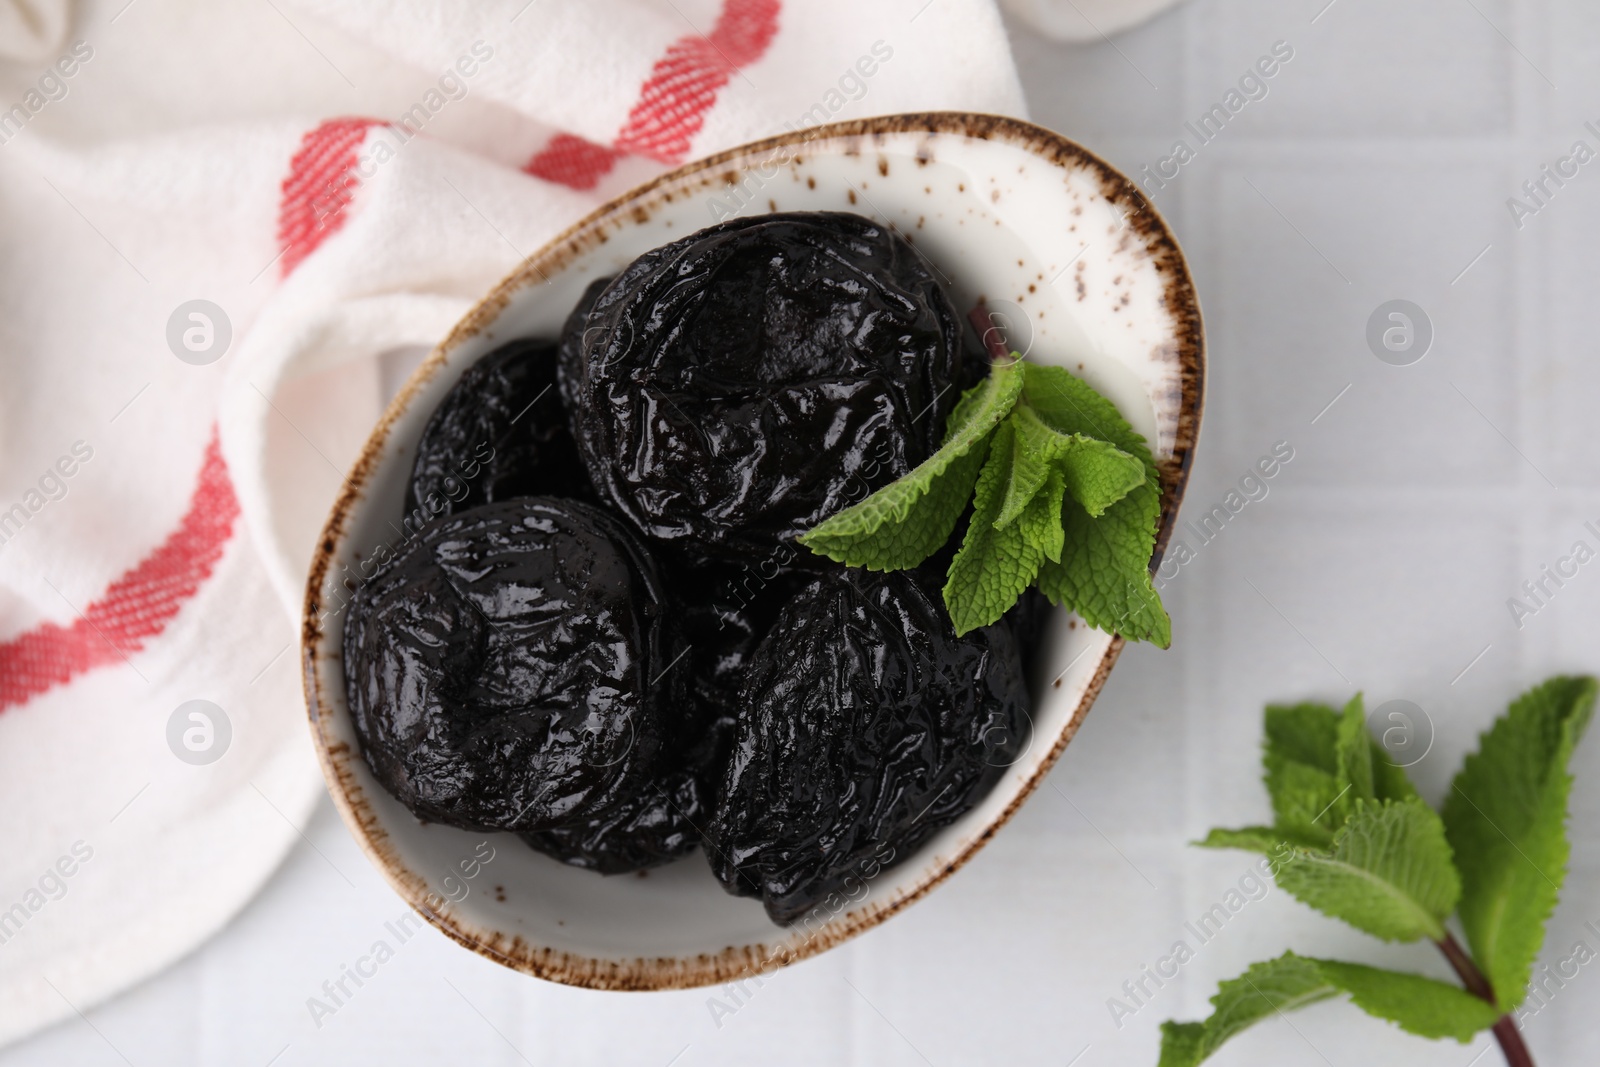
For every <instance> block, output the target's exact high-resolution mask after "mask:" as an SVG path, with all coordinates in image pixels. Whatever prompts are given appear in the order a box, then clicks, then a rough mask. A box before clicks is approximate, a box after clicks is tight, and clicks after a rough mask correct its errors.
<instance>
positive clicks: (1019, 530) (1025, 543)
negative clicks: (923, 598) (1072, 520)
mask: <svg viewBox="0 0 1600 1067" xmlns="http://www.w3.org/2000/svg"><path fill="white" fill-rule="evenodd" d="M1015 458H1016V433H1015V432H1014V430H1013V429H1012V426H1011V423H1010V422H1009V421H1008V422H1003V423H1001V424H1000V427H999V429H997V430H996V431H995V433H994V437H993V438H992V439H991V440H990V442H989V458H988V461H987V462H986V463H984V465H983V470H982V471H981V472H980V473H979V475H978V484H977V488H976V490H975V492H974V495H973V501H972V519H971V521H970V522H969V523H968V524H967V535H966V537H965V538H964V539H963V540H962V542H961V550H960V551H959V552H957V553H956V557H955V559H954V560H953V561H952V562H951V564H950V573H949V577H948V579H947V581H946V582H945V586H944V603H945V607H946V608H947V609H948V610H949V612H950V621H951V622H952V623H954V624H955V628H956V634H957V636H960V635H961V634H964V633H967V632H969V631H971V630H976V629H977V628H979V627H980V626H988V625H989V624H990V623H992V622H995V621H997V620H998V619H999V618H1000V616H1002V615H1004V614H1005V613H1006V609H1008V608H1010V607H1011V605H1013V604H1015V603H1016V602H1017V598H1018V597H1020V596H1021V595H1022V593H1023V591H1024V590H1026V589H1027V588H1028V586H1029V585H1030V584H1032V582H1033V579H1034V576H1035V575H1037V574H1038V573H1039V565H1040V563H1042V562H1044V550H1043V548H1042V547H1041V546H1040V545H1039V544H1036V543H1034V542H1031V541H1029V539H1028V535H1027V532H1026V530H1025V528H1024V524H1023V523H1021V522H1014V523H1012V524H1011V525H1009V526H1003V527H1000V528H999V529H996V528H995V525H994V520H995V517H996V516H997V515H999V514H1000V508H1001V505H1002V504H1003V502H1004V500H1005V491H1006V484H1007V482H1008V481H1009V479H1010V475H1011V467H1012V464H1013V463H1014V462H1015Z"/></svg>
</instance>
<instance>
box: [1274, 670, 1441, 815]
mask: <svg viewBox="0 0 1600 1067" xmlns="http://www.w3.org/2000/svg"><path fill="white" fill-rule="evenodd" d="M1362 746H1365V750H1366V753H1367V755H1366V758H1365V760H1363V759H1362V757H1361V756H1360V755H1359V753H1360V752H1362V750H1363V749H1362ZM1261 762H1262V767H1263V770H1264V771H1265V781H1266V786H1267V793H1268V795H1269V796H1270V797H1271V798H1272V810H1273V814H1274V817H1275V818H1276V821H1277V828H1278V829H1279V830H1282V831H1284V832H1285V833H1287V832H1289V831H1293V832H1294V833H1296V834H1299V835H1302V836H1303V837H1304V838H1305V839H1308V840H1313V841H1315V840H1320V841H1321V842H1322V846H1323V847H1327V846H1328V845H1329V843H1330V842H1331V841H1332V839H1333V834H1334V832H1335V831H1336V830H1337V829H1338V828H1339V826H1340V825H1341V824H1342V823H1343V822H1344V820H1345V819H1346V818H1347V817H1348V816H1349V814H1350V812H1351V811H1352V810H1354V807H1353V806H1354V802H1355V800H1356V799H1358V798H1361V797H1366V798H1368V799H1377V800H1404V799H1406V798H1408V797H1414V796H1416V795H1417V794H1416V790H1415V789H1414V788H1413V787H1412V785H1411V780H1410V779H1409V778H1407V777H1406V773H1405V771H1404V770H1403V769H1402V768H1400V767H1399V766H1397V765H1396V764H1395V763H1394V762H1393V761H1392V760H1390V759H1389V755H1388V753H1387V752H1385V751H1384V749H1383V747H1382V746H1381V745H1379V744H1378V743H1377V741H1375V740H1373V739H1371V738H1369V737H1367V736H1366V727H1365V724H1364V721H1363V719H1362V705H1361V702H1360V697H1359V696H1358V697H1357V698H1356V699H1355V700H1352V701H1351V702H1350V704H1348V705H1346V707H1345V709H1344V711H1343V712H1339V711H1335V710H1334V709H1333V708H1331V707H1329V706H1328V705H1326V704H1316V703H1303V704H1291V705H1278V704H1275V705H1271V706H1269V707H1268V708H1267V711H1266V735H1265V741H1264V744H1263V747H1262V752H1261ZM1353 775H1357V776H1360V777H1361V780H1362V783H1364V784H1360V785H1358V784H1357V783H1355V782H1354V781H1353V777H1352V776H1353Z"/></svg>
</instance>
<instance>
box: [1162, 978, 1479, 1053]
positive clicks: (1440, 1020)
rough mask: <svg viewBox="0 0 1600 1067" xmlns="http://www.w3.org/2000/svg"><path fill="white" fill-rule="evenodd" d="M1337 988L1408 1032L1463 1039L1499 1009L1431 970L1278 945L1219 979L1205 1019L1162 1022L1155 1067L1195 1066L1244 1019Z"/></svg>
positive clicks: (1249, 1020)
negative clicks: (1274, 954) (1320, 955)
mask: <svg viewBox="0 0 1600 1067" xmlns="http://www.w3.org/2000/svg"><path fill="white" fill-rule="evenodd" d="M1340 993H1345V994H1348V995H1349V996H1350V999H1351V1000H1352V1001H1353V1002H1354V1003H1355V1004H1356V1006H1357V1007H1359V1008H1361V1009H1362V1010H1363V1011H1365V1012H1366V1013H1367V1014H1369V1015H1373V1016H1376V1017H1377V1018H1380V1019H1385V1020H1387V1021H1389V1022H1392V1023H1396V1024H1398V1025H1399V1026H1400V1027H1401V1029H1403V1030H1406V1031H1408V1032H1410V1033H1413V1034H1416V1035H1418V1036H1420V1037H1427V1038H1434V1039H1438V1038H1444V1037H1453V1038H1455V1039H1456V1040H1457V1041H1460V1042H1462V1043H1463V1044H1464V1043H1466V1042H1467V1041H1470V1040H1471V1039H1472V1035H1474V1034H1476V1033H1479V1032H1480V1031H1482V1030H1486V1029H1488V1028H1489V1027H1491V1026H1493V1025H1494V1023H1495V1020H1496V1019H1497V1018H1498V1017H1499V1013H1498V1012H1497V1011H1496V1010H1495V1008H1494V1007H1493V1005H1490V1004H1487V1003H1485V1002H1484V1001H1481V1000H1479V999H1478V998H1477V997H1474V996H1473V995H1472V994H1470V993H1467V992H1466V991H1464V990H1462V989H1459V988H1457V987H1455V986H1452V985H1447V984H1446V983H1444V982H1436V981H1434V980H1433V979H1432V978H1424V977H1423V976H1421V975H1417V974H1406V973H1403V972H1400V971H1387V970H1382V969H1380V968H1377V967H1367V966H1365V965H1363V964H1359V963H1344V962H1341V961H1339V960H1323V959H1314V958H1311V957H1308V956H1297V955H1296V954H1294V953H1293V952H1285V953H1284V954H1283V955H1282V956H1279V957H1278V958H1277V959H1275V960H1269V961H1267V962H1265V963H1255V964H1252V965H1251V966H1250V968H1249V969H1248V970H1246V971H1245V972H1244V974H1242V975H1240V976H1239V977H1238V978H1232V979H1229V980H1227V981H1224V982H1222V983H1220V984H1219V985H1218V987H1217V995H1216V996H1214V997H1212V998H1211V1005H1212V1009H1213V1010H1212V1013H1211V1016H1210V1018H1208V1019H1206V1020H1205V1022H1203V1023H1175V1022H1166V1023H1162V1024H1161V1062H1160V1067H1195V1065H1196V1064H1199V1063H1201V1062H1202V1061H1204V1060H1205V1059H1207V1058H1208V1057H1210V1056H1211V1055H1212V1054H1213V1053H1215V1052H1216V1051H1217V1049H1219V1048H1221V1047H1222V1045H1223V1043H1224V1042H1226V1041H1227V1040H1228V1039H1229V1038H1231V1037H1233V1036H1234V1035H1235V1034H1238V1033H1239V1032H1241V1031H1242V1030H1244V1029H1246V1028H1247V1027H1249V1026H1251V1025H1253V1024H1255V1023H1258V1022H1260V1021H1261V1020H1263V1019H1268V1018H1273V1017H1275V1016H1278V1015H1281V1014H1284V1013H1286V1012H1290V1011H1293V1010H1294V1009H1296V1008H1303V1007H1305V1006H1307V1005H1309V1004H1315V1003H1318V1002H1319V1001H1323V1000H1327V999H1328V998H1329V997H1333V996H1337V995H1338V994H1340Z"/></svg>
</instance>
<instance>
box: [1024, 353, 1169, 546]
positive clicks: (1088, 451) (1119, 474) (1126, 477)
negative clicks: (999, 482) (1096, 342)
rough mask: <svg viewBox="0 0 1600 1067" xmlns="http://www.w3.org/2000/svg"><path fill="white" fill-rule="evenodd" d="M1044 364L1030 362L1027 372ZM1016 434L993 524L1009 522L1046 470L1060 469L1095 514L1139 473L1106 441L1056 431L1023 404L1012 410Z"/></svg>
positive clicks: (1141, 469)
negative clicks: (1013, 456) (1031, 366)
mask: <svg viewBox="0 0 1600 1067" xmlns="http://www.w3.org/2000/svg"><path fill="white" fill-rule="evenodd" d="M1048 369H1049V368H1036V370H1035V371H1029V373H1030V374H1033V373H1036V372H1037V371H1043V370H1048ZM1010 421H1011V423H1012V427H1013V429H1014V430H1015V432H1016V435H1017V460H1016V464H1015V466H1014V467H1013V468H1012V472H1011V482H1010V484H1009V485H1008V486H1007V487H1006V502H1005V505H1004V506H1003V507H1002V508H1001V509H1000V516H999V518H998V519H996V520H995V524H996V525H997V526H1004V525H1006V524H1007V523H1009V522H1015V521H1016V519H1017V518H1018V517H1019V516H1020V515H1021V514H1022V509H1023V508H1025V507H1026V506H1027V505H1028V503H1029V502H1030V501H1031V500H1032V499H1033V497H1034V494H1036V493H1037V492H1039V490H1040V489H1041V488H1043V487H1044V484H1045V479H1046V478H1047V477H1048V475H1049V473H1050V471H1052V470H1060V471H1061V472H1062V474H1063V476H1064V477H1065V479H1066V485H1067V489H1068V491H1070V492H1071V493H1072V498H1073V499H1074V500H1076V501H1077V502H1078V503H1080V504H1082V505H1083V507H1084V509H1085V510H1086V511H1088V512H1089V514H1090V515H1092V516H1095V517H1098V516H1100V515H1101V514H1103V513H1104V512H1105V510H1106V509H1107V508H1109V507H1110V506H1111V505H1112V504H1115V503H1116V502H1117V501H1119V500H1121V499H1122V498H1123V497H1125V496H1127V495H1128V494H1129V493H1130V492H1132V491H1133V490H1134V489H1136V488H1138V486H1139V485H1140V484H1141V483H1142V482H1143V481H1144V479H1145V466H1144V464H1143V462H1141V461H1140V460H1139V458H1138V457H1137V456H1131V455H1129V454H1128V453H1126V452H1124V451H1122V450H1121V449H1120V448H1118V447H1117V446H1116V445H1113V444H1111V443H1110V442H1109V441H1101V440H1098V439H1096V438H1093V437H1087V436H1085V435H1083V434H1081V433H1080V434H1064V433H1058V432H1057V431H1056V430H1053V429H1051V428H1050V427H1049V426H1047V425H1045V423H1044V421H1043V420H1041V419H1040V418H1039V416H1038V415H1037V414H1036V413H1035V412H1034V410H1033V409H1032V408H1030V407H1028V406H1027V405H1026V404H1019V405H1018V406H1017V408H1016V409H1015V410H1014V411H1012V413H1011V418H1010Z"/></svg>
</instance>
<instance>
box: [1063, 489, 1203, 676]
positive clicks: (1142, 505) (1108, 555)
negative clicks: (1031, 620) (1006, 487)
mask: <svg viewBox="0 0 1600 1067" xmlns="http://www.w3.org/2000/svg"><path fill="white" fill-rule="evenodd" d="M1160 513H1161V508H1160V502H1159V499H1158V498H1157V496H1156V494H1155V493H1154V492H1153V491H1152V492H1149V493H1146V492H1145V487H1143V486H1141V487H1140V488H1139V489H1137V490H1135V491H1134V492H1132V493H1129V494H1128V495H1127V496H1125V497H1123V498H1122V499H1121V500H1119V501H1118V502H1117V503H1115V504H1113V505H1112V506H1111V507H1110V508H1108V509H1106V513H1105V514H1104V515H1102V516H1100V517H1099V518H1098V519H1097V518H1094V517H1092V516H1091V515H1090V514H1089V513H1088V512H1087V511H1085V510H1084V509H1083V506H1082V505H1081V504H1079V503H1078V502H1077V501H1075V500H1067V501H1064V502H1063V503H1062V505H1061V525H1062V529H1063V537H1064V541H1065V544H1064V547H1063V548H1062V550H1061V559H1060V561H1059V562H1056V561H1052V560H1046V561H1045V563H1044V565H1043V566H1042V567H1041V568H1040V570H1039V590H1040V592H1042V593H1044V595H1045V596H1047V597H1049V598H1050V601H1051V602H1052V603H1055V604H1064V605H1066V606H1067V607H1069V608H1071V609H1072V610H1073V611H1076V612H1077V613H1078V614H1079V615H1081V616H1083V620H1084V621H1085V622H1087V623H1088V624H1089V625H1090V626H1093V627H1095V628H1096V629H1099V630H1104V631H1106V632H1107V633H1120V634H1122V635H1123V636H1124V637H1128V638H1132V639H1133V640H1135V641H1149V642H1152V643H1153V644H1155V645H1157V646H1159V647H1161V648H1168V647H1170V646H1171V644H1172V620H1171V619H1170V618H1169V617H1168V616H1167V612H1166V609H1165V608H1163V607H1162V606H1161V595H1160V594H1159V593H1157V592H1156V588H1155V585H1154V584H1153V583H1152V582H1151V581H1150V553H1151V549H1152V548H1153V547H1154V544H1155V522H1156V519H1157V518H1158V517H1159V516H1160Z"/></svg>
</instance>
